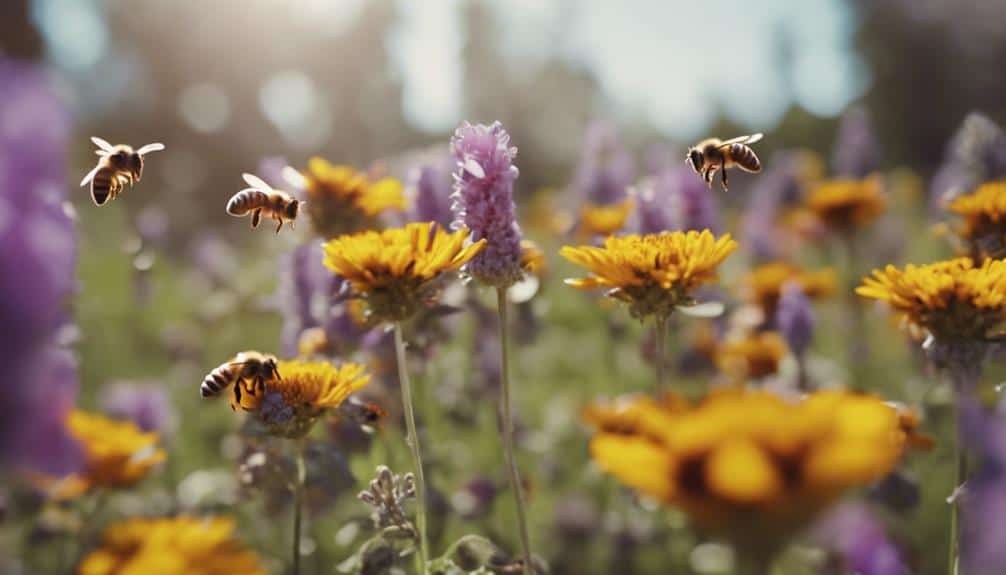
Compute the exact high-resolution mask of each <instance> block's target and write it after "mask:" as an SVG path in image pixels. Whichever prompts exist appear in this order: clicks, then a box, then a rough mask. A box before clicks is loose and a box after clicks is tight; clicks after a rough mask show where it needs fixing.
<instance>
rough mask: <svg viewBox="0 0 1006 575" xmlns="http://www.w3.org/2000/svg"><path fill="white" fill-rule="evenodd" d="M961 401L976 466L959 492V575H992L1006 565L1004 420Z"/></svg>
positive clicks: (997, 413)
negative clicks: (961, 493)
mask: <svg viewBox="0 0 1006 575" xmlns="http://www.w3.org/2000/svg"><path fill="white" fill-rule="evenodd" d="M959 398H960V399H959V400H958V401H959V402H960V406H959V408H958V409H959V413H960V421H961V437H962V439H963V440H964V442H965V443H966V444H967V445H968V447H970V448H971V450H972V452H973V453H974V455H975V456H976V458H977V459H978V460H979V462H980V463H979V465H978V468H977V470H975V471H973V472H972V473H971V476H970V477H969V478H968V481H967V483H966V484H965V485H964V489H963V502H962V507H963V521H962V531H961V554H962V557H961V561H962V563H963V568H962V572H964V573H974V574H975V575H992V574H993V573H999V572H1001V570H1002V566H1003V565H1006V415H1004V414H1003V413H1002V407H1000V408H999V411H993V410H988V409H985V408H984V407H983V406H982V405H981V404H980V403H979V402H978V401H977V400H976V399H975V398H974V397H971V396H969V395H961V396H959Z"/></svg>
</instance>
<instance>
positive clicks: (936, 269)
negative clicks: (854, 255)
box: [856, 258, 1006, 342]
mask: <svg viewBox="0 0 1006 575" xmlns="http://www.w3.org/2000/svg"><path fill="white" fill-rule="evenodd" d="M856 293H858V294H859V295H861V296H863V297H866V298H871V299H876V300H879V301H883V302H886V303H887V304H888V305H890V306H891V307H892V308H893V309H894V310H895V311H897V312H898V313H900V314H902V315H903V316H904V317H905V318H906V319H907V320H908V322H909V323H910V324H911V325H912V326H915V327H917V328H921V329H924V330H927V331H929V332H930V333H932V334H933V335H934V336H936V337H937V338H939V339H940V340H942V341H945V342H960V341H980V340H984V339H986V338H987V337H989V336H991V335H994V334H995V333H996V332H997V331H998V328H999V327H1000V325H1001V324H1002V322H1003V321H1004V320H1006V260H985V261H984V262H983V263H982V264H981V265H980V266H975V263H974V261H973V260H971V259H970V258H958V259H953V260H947V261H942V262H937V263H934V264H929V265H923V266H914V265H911V264H909V265H908V266H905V269H903V270H902V269H898V268H896V267H894V266H887V267H886V268H884V269H883V270H874V271H873V275H872V276H871V277H867V278H864V279H863V285H861V286H860V287H858V288H856Z"/></svg>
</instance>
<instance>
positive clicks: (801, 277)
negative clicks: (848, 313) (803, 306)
mask: <svg viewBox="0 0 1006 575" xmlns="http://www.w3.org/2000/svg"><path fill="white" fill-rule="evenodd" d="M786 282H795V283H796V284H797V285H799V286H800V289H801V290H802V291H803V293H804V294H806V295H807V297H809V298H812V299H817V298H822V297H827V296H829V295H831V293H832V292H834V291H835V282H836V278H835V270H833V269H831V268H825V269H821V270H816V271H809V270H805V269H803V268H800V267H799V266H795V265H793V264H790V263H787V262H770V263H767V264H763V265H760V266H758V267H756V268H754V269H753V270H751V272H750V273H748V275H747V277H746V278H744V290H745V296H746V297H747V299H748V301H750V302H751V303H755V304H758V306H759V307H760V308H761V309H762V312H763V313H764V316H765V318H766V319H771V318H772V317H773V316H774V315H775V310H776V307H777V305H778V304H779V297H780V296H781V295H782V288H783V285H785V284H786Z"/></svg>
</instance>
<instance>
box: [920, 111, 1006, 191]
mask: <svg viewBox="0 0 1006 575" xmlns="http://www.w3.org/2000/svg"><path fill="white" fill-rule="evenodd" d="M1003 178H1006V132H1003V130H1002V128H1000V127H999V126H998V125H997V124H996V123H995V122H993V121H992V120H990V119H989V118H987V117H986V116H984V115H982V114H979V113H977V112H972V113H970V114H968V116H967V117H966V118H964V122H962V123H961V127H960V128H959V129H958V130H957V133H956V134H955V135H954V138H953V140H951V142H950V145H949V146H948V147H947V154H946V159H945V160H944V162H943V165H942V166H940V169H939V170H938V171H937V172H936V175H935V176H933V181H932V185H931V188H930V194H931V200H932V204H933V206H934V207H936V206H938V205H939V204H941V203H942V204H946V203H949V202H951V201H952V200H953V199H954V198H956V197H957V196H960V195H963V194H968V193H971V192H973V191H974V190H975V189H976V188H977V187H978V186H980V185H982V184H983V183H985V182H988V181H992V180H1001V179H1003Z"/></svg>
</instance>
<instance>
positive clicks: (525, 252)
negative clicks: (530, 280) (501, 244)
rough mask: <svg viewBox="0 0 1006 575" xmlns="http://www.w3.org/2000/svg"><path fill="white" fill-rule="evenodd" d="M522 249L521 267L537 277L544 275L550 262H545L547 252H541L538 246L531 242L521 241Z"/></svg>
mask: <svg viewBox="0 0 1006 575" xmlns="http://www.w3.org/2000/svg"><path fill="white" fill-rule="evenodd" d="M520 249H521V254H520V267H521V268H522V269H523V270H524V271H526V272H528V273H530V274H534V275H536V276H540V275H542V274H544V273H545V270H546V269H547V266H548V262H547V261H546V260H545V252H543V251H541V248H539V247H538V244H536V243H534V242H533V241H531V240H521V241H520Z"/></svg>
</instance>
